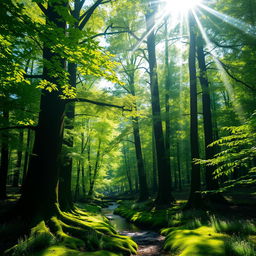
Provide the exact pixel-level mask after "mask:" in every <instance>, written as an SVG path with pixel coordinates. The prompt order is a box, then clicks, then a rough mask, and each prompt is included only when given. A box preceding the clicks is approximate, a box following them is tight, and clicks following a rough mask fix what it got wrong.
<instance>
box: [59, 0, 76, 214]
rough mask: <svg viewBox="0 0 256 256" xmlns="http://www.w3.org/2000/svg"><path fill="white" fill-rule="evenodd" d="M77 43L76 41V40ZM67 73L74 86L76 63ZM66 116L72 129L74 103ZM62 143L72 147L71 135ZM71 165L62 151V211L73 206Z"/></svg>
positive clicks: (66, 123) (68, 107) (72, 139)
mask: <svg viewBox="0 0 256 256" xmlns="http://www.w3.org/2000/svg"><path fill="white" fill-rule="evenodd" d="M80 11H81V6H80V1H78V0H76V1H75V2H74V11H73V12H72V14H73V17H74V18H75V19H76V22H75V23H74V28H75V29H78V20H79V17H80ZM77 43H78V42H77ZM68 73H69V83H70V85H71V87H73V88H76V80H77V79H76V77H77V64H75V63H69V64H68ZM66 117H67V119H66V120H65V126H64V129H65V130H67V131H72V130H73V128H74V119H75V103H69V104H68V105H67V106H66ZM63 143H64V145H65V146H67V147H68V148H70V149H71V148H72V147H73V144H74V138H73V135H71V134H70V135H69V137H68V138H65V137H64V140H63ZM72 167H73V159H72V157H71V156H70V155H69V154H68V152H63V158H62V163H61V168H60V179H59V204H60V208H61V209H62V210H64V211H70V210H72V209H73V208H74V205H73V200H72V186H71V184H72Z"/></svg>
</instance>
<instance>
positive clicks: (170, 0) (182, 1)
mask: <svg viewBox="0 0 256 256" xmlns="http://www.w3.org/2000/svg"><path fill="white" fill-rule="evenodd" d="M165 2H166V8H167V9H168V10H169V11H170V12H177V11H178V12H187V11H188V10H190V9H193V8H195V7H196V6H198V5H199V4H200V3H201V2H202V0H165Z"/></svg>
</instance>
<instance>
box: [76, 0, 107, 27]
mask: <svg viewBox="0 0 256 256" xmlns="http://www.w3.org/2000/svg"><path fill="white" fill-rule="evenodd" d="M109 2H111V0H106V1H103V0H97V1H96V2H95V3H94V4H93V5H92V6H91V7H90V8H89V9H88V10H87V11H86V12H85V13H84V14H83V15H82V16H81V17H80V19H79V20H80V25H79V26H78V28H79V29H80V30H82V29H83V28H84V26H85V25H86V23H87V22H88V21H89V19H90V17H91V16H92V15H93V13H94V11H95V10H96V9H97V7H98V6H99V5H101V4H106V3H109Z"/></svg>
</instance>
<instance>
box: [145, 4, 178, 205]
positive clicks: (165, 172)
mask: <svg viewBox="0 0 256 256" xmlns="http://www.w3.org/2000/svg"><path fill="white" fill-rule="evenodd" d="M155 12H156V3H154V2H152V1H149V3H148V10H147V13H146V16H145V17H146V26H147V31H150V33H148V36H147V50H148V64H149V70H150V88H151V106H152V118H153V129H154V137H155V145H156V157H157V168H158V194H157V199H156V204H159V205H161V204H163V205H164V204H169V203H172V202H174V198H173V196H172V193H171V173H170V169H169V168H168V163H167V159H166V156H167V154H166V148H165V144H164V134H163V128H162V120H161V109H160V99H159V88H158V77H157V62H156V50H155V30H154V29H153V28H154V26H155V21H154V16H155Z"/></svg>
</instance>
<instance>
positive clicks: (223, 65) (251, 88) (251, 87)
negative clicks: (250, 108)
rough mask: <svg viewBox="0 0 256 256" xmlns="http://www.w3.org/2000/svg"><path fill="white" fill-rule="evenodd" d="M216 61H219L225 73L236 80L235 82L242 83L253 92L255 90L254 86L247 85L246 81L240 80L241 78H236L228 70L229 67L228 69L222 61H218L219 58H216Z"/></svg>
mask: <svg viewBox="0 0 256 256" xmlns="http://www.w3.org/2000/svg"><path fill="white" fill-rule="evenodd" d="M218 61H219V63H220V64H221V66H222V67H223V68H224V70H225V71H226V73H227V75H229V76H230V77H231V78H232V79H233V80H234V81H236V82H238V83H240V84H242V85H244V86H245V87H247V88H248V89H250V90H252V91H254V92H255V91H256V88H254V87H253V86H252V85H249V84H247V83H246V82H244V81H242V80H240V79H238V78H236V77H235V76H234V75H232V73H231V72H230V71H229V69H228V66H227V65H226V64H225V63H223V62H222V61H220V60H218Z"/></svg>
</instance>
